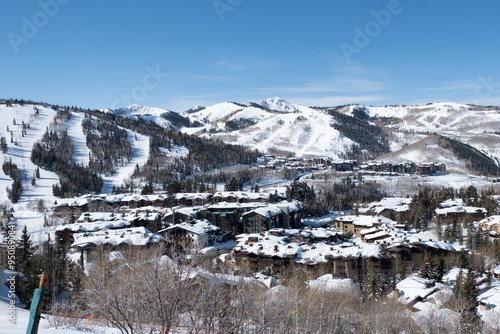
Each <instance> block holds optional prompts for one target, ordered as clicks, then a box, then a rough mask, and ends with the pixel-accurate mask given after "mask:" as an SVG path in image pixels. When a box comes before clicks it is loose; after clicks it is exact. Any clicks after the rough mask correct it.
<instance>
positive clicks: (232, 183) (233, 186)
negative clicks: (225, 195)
mask: <svg viewBox="0 0 500 334" xmlns="http://www.w3.org/2000/svg"><path fill="white" fill-rule="evenodd" d="M238 189H239V182H238V180H236V178H235V177H234V176H233V177H231V179H230V180H229V181H228V182H227V183H226V184H225V185H224V190H225V191H238Z"/></svg>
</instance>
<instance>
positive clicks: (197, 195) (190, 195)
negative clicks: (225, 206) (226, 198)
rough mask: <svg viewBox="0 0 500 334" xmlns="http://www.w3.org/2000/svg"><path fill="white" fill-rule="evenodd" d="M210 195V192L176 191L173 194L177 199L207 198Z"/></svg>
mask: <svg viewBox="0 0 500 334" xmlns="http://www.w3.org/2000/svg"><path fill="white" fill-rule="evenodd" d="M211 196H212V194H211V193H177V194H175V199H177V200H179V199H181V198H185V199H190V200H193V199H209V198H210V197H211Z"/></svg>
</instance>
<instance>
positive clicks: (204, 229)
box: [158, 219, 220, 235]
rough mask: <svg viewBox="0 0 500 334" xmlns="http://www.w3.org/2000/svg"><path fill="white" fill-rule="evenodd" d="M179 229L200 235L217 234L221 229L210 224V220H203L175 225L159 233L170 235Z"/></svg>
mask: <svg viewBox="0 0 500 334" xmlns="http://www.w3.org/2000/svg"><path fill="white" fill-rule="evenodd" d="M177 228H180V229H183V230H185V231H187V232H190V233H194V234H198V235H202V234H207V233H210V232H216V231H218V230H220V228H219V227H217V226H215V225H212V224H210V222H209V221H208V220H206V219H202V220H195V221H192V222H183V223H180V224H175V225H173V226H170V227H168V228H166V229H163V230H160V231H159V232H158V233H162V232H167V233H168V232H169V231H171V230H174V229H177Z"/></svg>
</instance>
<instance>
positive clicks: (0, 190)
mask: <svg viewBox="0 0 500 334" xmlns="http://www.w3.org/2000/svg"><path fill="white" fill-rule="evenodd" d="M37 108H38V110H39V114H38V116H36V115H35V111H34V109H33V106H32V105H25V106H18V105H13V106H12V107H7V106H6V105H4V104H0V115H2V119H3V120H4V121H5V123H4V125H3V126H1V127H0V137H5V138H6V139H7V145H8V152H7V154H4V153H0V155H1V156H2V158H1V162H2V164H3V162H4V161H6V160H7V159H12V162H13V163H15V164H16V165H17V167H18V168H19V169H20V170H21V171H22V183H23V193H22V196H21V199H20V200H19V202H18V203H16V204H14V205H13V208H14V210H15V212H14V218H15V220H16V223H17V224H18V230H21V229H22V227H23V226H24V225H28V226H29V229H30V230H39V229H40V228H41V227H42V225H43V213H40V212H38V211H36V210H33V209H31V208H32V207H34V206H35V205H36V201H38V200H43V201H45V202H46V203H47V204H50V203H53V202H54V200H55V197H54V196H53V195H52V185H54V184H56V183H57V182H58V181H59V178H58V177H57V175H56V174H55V173H52V172H49V171H46V170H43V169H40V179H37V180H36V185H34V186H33V185H32V184H31V179H32V178H33V175H34V173H35V171H36V168H37V167H36V166H35V165H34V164H33V163H32V162H31V150H32V148H33V144H34V143H35V142H37V141H38V140H40V139H41V138H42V136H43V134H44V133H45V131H46V129H47V128H49V127H50V124H51V122H52V121H53V118H54V116H55V114H56V112H55V111H54V110H52V109H51V108H44V107H42V106H37ZM14 120H15V125H14ZM23 122H24V123H25V124H29V129H26V133H25V135H24V136H23V135H22V124H23ZM11 138H12V141H13V143H11ZM16 143H17V145H16ZM11 186H12V179H11V178H10V177H8V176H7V175H5V173H4V172H3V170H0V203H2V204H9V205H10V201H9V199H8V197H7V192H6V191H5V189H6V188H7V187H11Z"/></svg>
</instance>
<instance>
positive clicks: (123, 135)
mask: <svg viewBox="0 0 500 334" xmlns="http://www.w3.org/2000/svg"><path fill="white" fill-rule="evenodd" d="M82 128H83V133H84V134H85V136H86V140H87V147H88V148H89V149H90V151H91V152H92V154H91V155H90V161H89V168H90V169H92V170H93V171H95V172H97V173H99V174H104V175H111V174H113V173H114V172H115V171H116V169H117V167H120V166H122V165H124V164H126V163H128V162H129V161H130V159H132V155H133V153H134V151H133V149H132V145H131V144H130V142H129V140H128V134H127V131H126V130H124V129H121V128H119V127H118V126H117V125H116V124H115V123H114V122H107V121H103V120H101V119H99V118H95V117H92V116H90V115H88V114H85V117H84V119H83V121H82Z"/></svg>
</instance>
